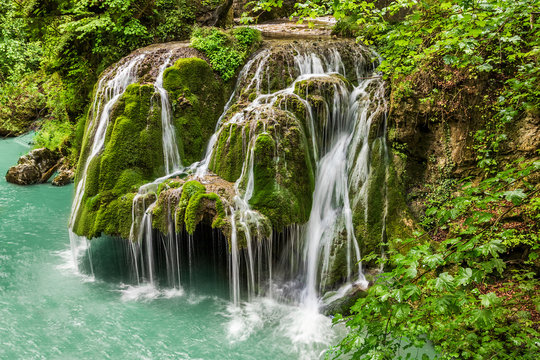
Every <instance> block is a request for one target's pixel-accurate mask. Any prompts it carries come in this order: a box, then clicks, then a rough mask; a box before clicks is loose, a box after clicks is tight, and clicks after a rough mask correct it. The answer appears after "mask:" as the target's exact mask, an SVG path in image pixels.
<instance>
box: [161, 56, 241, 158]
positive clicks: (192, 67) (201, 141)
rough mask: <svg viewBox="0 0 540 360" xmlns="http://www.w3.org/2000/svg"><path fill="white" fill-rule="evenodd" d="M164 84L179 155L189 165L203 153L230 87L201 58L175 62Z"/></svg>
mask: <svg viewBox="0 0 540 360" xmlns="http://www.w3.org/2000/svg"><path fill="white" fill-rule="evenodd" d="M163 87H164V88H165V89H166V90H167V91H168V92H169V99H170V101H171V106H172V109H173V117H174V125H175V127H176V136H177V139H178V140H179V150H180V153H181V154H180V155H181V158H182V161H183V162H184V165H186V166H187V165H189V164H191V163H193V162H195V161H198V160H200V159H201V157H202V156H203V155H204V151H205V150H206V144H207V142H208V140H209V139H210V137H211V136H212V134H213V133H214V129H215V126H216V123H217V120H218V119H219V116H220V115H221V113H222V111H223V108H224V107H225V103H226V101H227V98H228V96H229V93H230V91H231V90H230V87H229V86H226V85H225V84H224V82H223V81H222V80H221V79H220V78H219V77H216V76H215V75H214V73H213V71H212V68H210V66H209V65H208V63H207V62H206V61H204V60H202V59H199V58H184V59H179V60H178V61H176V63H175V64H174V65H173V66H171V67H169V68H168V69H167V70H165V73H164V75H163Z"/></svg>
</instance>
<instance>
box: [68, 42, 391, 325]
mask: <svg viewBox="0 0 540 360" xmlns="http://www.w3.org/2000/svg"><path fill="white" fill-rule="evenodd" d="M351 48H353V47H351ZM350 51H356V50H350ZM273 54H274V53H273V52H272V50H271V49H268V48H266V49H263V50H261V51H260V52H258V53H257V54H256V55H255V56H253V57H252V58H251V60H249V61H248V63H246V65H245V66H244V67H243V69H242V70H241V71H240V73H239V76H238V79H237V82H236V86H235V88H234V91H233V92H232V94H231V96H230V98H229V100H228V102H227V104H226V105H225V107H224V109H223V113H222V114H221V116H220V117H219V119H218V121H217V124H216V129H215V132H214V134H213V135H212V136H211V137H210V139H209V141H208V145H207V147H206V152H205V154H204V156H203V158H202V159H201V160H200V161H198V162H195V163H193V164H191V165H190V166H186V167H183V165H182V159H181V158H180V152H179V150H178V146H177V139H176V130H175V128H174V125H173V123H172V120H173V116H172V115H173V114H172V108H171V104H170V101H169V95H168V93H167V91H166V90H165V88H164V85H163V75H164V73H165V70H166V69H167V67H168V66H170V64H171V63H172V60H173V53H172V52H171V53H168V54H167V55H166V56H165V57H164V58H163V60H161V61H162V62H161V63H160V65H159V68H158V69H157V77H156V79H155V81H154V88H155V96H159V99H160V100H159V101H160V109H161V128H162V146H163V164H164V169H165V171H164V172H165V174H164V176H161V177H159V178H157V179H156V180H154V181H153V182H151V183H148V184H145V185H143V186H141V187H140V188H139V190H138V193H137V194H136V195H135V196H134V198H133V203H132V214H131V217H132V224H131V231H130V240H131V241H130V243H129V244H130V245H129V246H130V256H131V258H132V260H131V262H132V267H133V270H132V271H133V274H134V275H135V276H134V278H135V280H136V283H137V284H140V285H141V286H147V285H149V288H152V289H153V290H155V288H156V287H159V286H160V285H163V284H164V282H163V281H161V282H160V279H159V278H160V277H162V276H164V277H165V280H166V282H165V283H166V286H168V287H169V288H174V289H178V290H181V289H182V287H183V285H184V284H187V283H188V282H189V283H190V284H192V283H193V282H194V281H195V280H194V278H193V271H194V267H195V261H196V257H197V256H196V247H197V246H198V245H197V244H198V241H199V239H198V238H197V236H202V234H199V235H198V234H197V233H195V234H194V235H189V234H187V232H186V231H184V230H182V229H177V224H178V222H177V219H176V218H175V217H176V216H177V213H176V212H175V211H174V209H171V204H170V203H169V202H168V201H169V200H167V201H166V202H165V203H164V204H161V202H160V206H163V209H164V211H165V212H166V213H167V216H168V217H169V222H168V223H167V228H166V231H165V232H166V233H163V234H161V233H158V232H157V230H156V229H154V228H153V219H152V216H153V215H152V212H153V210H154V209H155V207H156V206H157V204H158V194H157V193H158V186H160V184H162V183H163V182H164V181H165V180H167V179H169V178H171V177H173V176H175V175H179V174H181V173H182V174H186V175H187V176H189V179H197V180H199V181H200V182H201V183H202V184H206V183H207V181H208V179H209V177H211V176H215V175H213V174H212V173H211V172H210V169H212V165H211V163H212V159H213V158H214V157H215V156H216V151H217V148H218V140H219V139H220V136H221V135H226V134H227V131H229V133H228V134H229V137H230V136H231V134H232V130H231V129H232V126H233V125H234V126H238V127H239V128H241V129H242V130H241V131H242V133H241V136H242V141H243V142H242V152H243V156H244V160H243V162H242V163H241V164H242V165H241V171H239V172H240V175H239V177H238V178H236V177H235V179H236V181H234V186H233V190H234V196H232V197H231V199H230V202H229V203H227V204H226V205H227V206H226V207H225V212H226V215H227V220H228V221H229V225H230V234H228V241H229V242H228V243H227V245H226V246H227V250H228V254H227V256H228V259H227V267H228V276H229V291H230V299H231V301H232V303H233V304H234V306H236V307H240V306H241V304H242V302H243V301H244V300H245V299H247V300H248V301H254V300H255V299H256V298H257V297H260V296H265V297H270V298H272V299H275V300H278V301H282V302H289V303H294V304H297V305H300V306H301V307H302V308H303V309H306V311H307V312H306V313H305V314H304V315H305V316H307V317H309V314H311V313H313V312H318V310H319V307H320V306H321V300H320V298H321V296H322V295H323V294H324V292H326V291H328V290H329V289H335V288H336V286H339V285H340V284H344V285H343V287H342V288H341V289H339V291H338V292H337V294H336V295H334V296H333V297H332V299H335V298H336V297H339V296H343V294H344V293H345V292H346V291H345V290H346V289H350V288H351V287H353V286H354V287H360V288H366V287H367V281H366V279H365V276H364V272H363V270H364V269H363V267H362V262H361V255H362V254H361V251H360V250H361V248H360V246H359V239H357V233H358V231H357V229H355V224H354V223H353V209H355V211H356V209H358V206H359V204H361V205H362V207H363V209H364V211H365V219H364V220H365V222H366V223H367V216H368V215H367V214H368V209H369V194H368V193H369V191H368V183H369V179H370V177H371V176H372V164H371V154H372V148H371V147H372V144H373V142H374V140H373V138H374V137H380V138H381V141H380V142H381V146H382V151H383V153H384V156H383V160H384V161H385V162H386V161H387V158H388V155H387V149H386V142H385V140H384V132H385V131H386V129H385V128H384V129H382V134H381V131H379V132H378V134H377V131H374V130H373V127H374V126H375V125H378V123H377V121H378V120H379V119H380V118H381V117H382V116H383V115H384V113H385V112H386V106H387V105H386V101H385V99H384V84H383V82H382V80H381V79H380V78H378V77H377V76H373V72H372V70H371V69H369V63H368V62H369V59H368V56H367V55H366V51H365V50H363V49H361V48H360V47H358V53H355V54H354V55H355V56H354V57H353V58H354V59H355V64H354V66H351V63H350V61H349V62H345V61H344V60H343V59H342V54H341V53H340V51H338V50H337V49H335V48H334V49H329V50H328V51H325V50H324V49H322V48H317V47H314V46H307V45H305V44H304V45H302V44H300V45H298V46H297V45H292V47H291V49H290V52H289V55H288V56H289V57H288V58H287V59H288V61H289V60H290V63H289V62H287V68H286V75H284V76H288V77H289V80H290V81H287V82H286V85H284V86H283V87H279V88H277V89H276V88H273V87H272V86H271V82H272V78H271V75H270V74H271V71H272V61H273ZM348 56H349V57H350V54H349V55H348ZM144 57H145V55H144V54H141V55H137V56H134V57H132V58H130V59H129V60H128V61H126V62H125V63H123V64H122V65H120V66H118V67H117V68H116V69H114V71H111V73H110V74H107V75H106V76H103V77H102V79H101V80H100V82H99V84H98V87H97V90H96V98H95V100H94V102H93V105H92V110H91V112H90V114H91V117H90V122H89V126H88V129H87V133H88V134H87V138H88V141H90V142H91V151H90V152H89V155H88V157H87V158H86V161H85V162H84V160H83V161H82V162H84V166H83V167H82V171H81V172H80V181H79V183H78V184H77V189H76V192H75V201H74V203H73V208H72V217H71V220H70V228H71V229H72V228H73V224H74V221H75V219H76V217H77V214H78V212H79V207H80V204H81V201H82V198H83V196H84V191H85V183H86V175H87V174H86V172H87V170H88V165H89V163H90V162H91V160H92V159H93V158H95V157H96V156H97V155H99V153H100V151H102V149H103V147H104V142H105V135H106V133H107V126H108V124H109V115H110V112H111V109H112V107H113V105H114V104H115V102H116V101H117V100H118V99H119V98H120V97H121V95H122V93H123V92H124V90H125V88H126V87H127V86H128V85H129V84H130V83H133V82H136V81H138V79H137V67H138V64H140V63H141V61H142V60H143V59H144ZM346 63H347V65H345V64H346ZM347 75H350V76H352V77H353V79H351V80H347ZM351 82H354V85H353V83H351ZM310 84H315V85H314V86H319V88H318V90H319V91H320V92H321V94H315V95H316V97H318V99H319V100H320V101H319V103H317V104H318V105H316V104H314V103H312V102H310V101H311V99H312V98H311V96H312V95H313V94H311V91H313V90H312V88H310ZM317 84H318V85H317ZM320 84H324V86H326V88H325V89H326V90H328V91H327V92H326V93H322V91H323V89H321V88H320V86H321V85H320ZM302 86H304V88H302ZM302 91H303V92H302ZM248 96H249V100H248ZM288 99H294V101H296V102H297V103H299V104H300V105H301V106H302V107H303V109H305V113H303V115H302V116H304V117H305V118H303V119H299V116H300V115H298V114H297V113H294V112H293V109H291V108H289V106H290V105H289V102H288ZM277 112H281V113H285V114H287V116H290V117H295V118H296V119H298V120H299V123H301V124H302V126H303V130H302V131H304V132H305V137H306V148H307V150H306V151H307V152H308V153H309V154H308V155H309V158H310V159H312V160H310V161H312V162H311V163H312V164H313V166H312V167H313V188H312V190H313V193H312V199H311V209H310V213H309V214H307V215H309V216H307V215H306V219H307V222H306V223H304V224H290V225H288V227H286V228H285V229H284V231H283V232H282V233H276V232H274V233H272V228H271V226H269V220H268V218H267V217H266V216H265V215H263V214H262V213H261V212H259V211H257V210H256V209H254V208H253V205H252V200H253V198H254V197H255V196H256V193H255V192H256V187H255V172H254V167H255V166H256V165H257V164H256V161H257V160H256V154H255V147H256V143H257V139H258V138H259V137H260V136H261V135H262V136H268V137H270V138H272V131H273V130H272V129H271V128H269V121H271V120H272V119H273V117H274V115H275V116H277V115H276V114H277ZM89 134H91V135H89ZM374 134H375V135H374ZM370 137H371V138H370ZM272 140H273V141H275V143H276V150H275V154H274V158H273V160H272V161H274V164H284V165H283V166H286V163H285V161H286V160H285V157H284V156H282V154H280V153H279V150H277V149H278V147H279V142H280V141H281V139H279V138H277V137H276V138H274V139H272ZM239 164H240V163H239ZM276 166H277V165H276ZM310 166H311V165H310ZM239 170H240V169H239ZM306 171H307V169H306ZM161 186H163V185H161ZM384 186H386V185H384ZM310 191H311V190H310ZM386 212H387V210H386V207H385V209H384V214H381V218H382V221H383V228H382V234H381V239H384V236H385V228H384V224H385V221H386V216H387V214H386ZM355 214H357V213H355ZM355 216H356V215H355ZM304 221H305V220H304ZM162 231H163V230H162ZM213 235H214V233H212V236H213ZM221 236H222V235H221ZM73 237H74V238H75V237H76V235H75V234H73ZM221 239H222V240H223V236H222V238H221ZM218 240H219V239H218ZM212 241H214V240H212ZM74 248H75V247H74ZM337 248H340V249H342V251H343V254H344V255H343V257H344V264H345V265H344V268H345V269H344V270H343V274H342V275H341V274H340V278H339V279H338V280H335V281H333V282H329V280H328V277H329V276H328V275H329V274H330V273H331V272H332V271H333V266H334V265H333V264H334V262H335V261H336V256H337V255H336V253H335V251H336V250H335V249H337ZM157 257H160V259H162V261H163V262H164V264H158V263H157V262H156V258H157ZM185 268H187V272H188V274H186V270H185ZM225 271H226V270H225ZM161 280H163V279H161Z"/></svg>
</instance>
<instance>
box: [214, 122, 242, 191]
mask: <svg viewBox="0 0 540 360" xmlns="http://www.w3.org/2000/svg"><path fill="white" fill-rule="evenodd" d="M242 130H243V127H242V125H239V124H229V125H225V126H223V127H222V129H221V131H220V133H219V137H218V143H217V146H216V147H215V148H214V149H215V150H214V153H213V154H212V159H211V160H210V165H209V168H210V170H212V171H213V172H215V173H216V174H218V175H219V176H221V177H222V178H223V179H225V180H227V181H230V182H234V181H236V180H237V179H238V178H239V177H240V174H242V166H243V164H244V159H245V151H244V136H243V134H242Z"/></svg>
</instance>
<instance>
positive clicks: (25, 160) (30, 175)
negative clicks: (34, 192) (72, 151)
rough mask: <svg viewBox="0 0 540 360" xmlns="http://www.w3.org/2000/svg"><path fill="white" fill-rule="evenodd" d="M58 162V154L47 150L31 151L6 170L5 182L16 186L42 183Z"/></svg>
mask: <svg viewBox="0 0 540 360" xmlns="http://www.w3.org/2000/svg"><path fill="white" fill-rule="evenodd" d="M58 160H59V156H58V154H57V153H55V152H53V151H51V150H49V149H47V148H41V149H35V150H32V151H30V153H28V154H27V155H23V156H21V157H20V158H19V161H18V162H17V165H15V166H12V167H11V168H10V169H9V170H8V172H7V174H6V180H7V181H8V182H10V183H13V184H18V185H31V184H38V183H44V182H46V181H47V180H49V178H50V177H51V176H52V174H53V173H54V171H55V170H56V168H57V167H58Z"/></svg>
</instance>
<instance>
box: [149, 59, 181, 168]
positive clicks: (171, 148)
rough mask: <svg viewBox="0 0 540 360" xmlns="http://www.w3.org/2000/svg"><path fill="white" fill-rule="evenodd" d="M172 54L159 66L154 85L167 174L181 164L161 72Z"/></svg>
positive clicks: (169, 105)
mask: <svg viewBox="0 0 540 360" xmlns="http://www.w3.org/2000/svg"><path fill="white" fill-rule="evenodd" d="M171 56H172V54H169V55H168V56H167V58H166V60H165V61H164V62H163V64H162V65H161V66H160V67H159V74H158V76H157V77H156V82H155V83H154V87H155V89H156V91H157V93H158V94H159V98H160V101H161V127H162V133H163V136H162V138H163V160H164V162H165V175H169V174H171V173H173V172H175V171H178V170H180V168H181V166H182V164H181V160H180V154H179V152H178V145H177V142H176V134H175V128H174V125H173V124H172V121H171V119H172V114H171V104H170V102H169V94H168V93H167V90H165V89H164V88H163V73H164V72H165V69H166V68H167V67H168V66H169V65H170V60H171Z"/></svg>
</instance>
